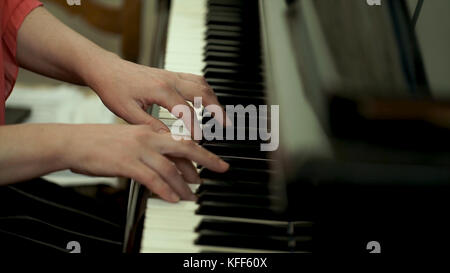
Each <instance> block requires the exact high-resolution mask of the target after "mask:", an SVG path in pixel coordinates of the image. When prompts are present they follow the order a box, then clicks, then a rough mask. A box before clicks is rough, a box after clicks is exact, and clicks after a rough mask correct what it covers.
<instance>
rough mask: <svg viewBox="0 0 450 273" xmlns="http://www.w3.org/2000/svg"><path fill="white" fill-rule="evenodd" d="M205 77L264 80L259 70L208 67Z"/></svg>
mask: <svg viewBox="0 0 450 273" xmlns="http://www.w3.org/2000/svg"><path fill="white" fill-rule="evenodd" d="M204 77H205V78H222V79H236V80H249V81H258V82H262V80H263V77H262V75H261V74H260V73H259V72H253V71H238V70H233V69H224V68H207V69H205V71H204Z"/></svg>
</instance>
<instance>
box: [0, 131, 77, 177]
mask: <svg viewBox="0 0 450 273" xmlns="http://www.w3.org/2000/svg"><path fill="white" fill-rule="evenodd" d="M68 126H70V125H62V124H25V125H11V126H0V185H4V184H9V183H14V182H20V181H24V180H27V179H31V178H35V177H39V176H41V175H44V174H47V173H50V172H53V171H58V170H62V169H66V168H68V166H66V162H65V160H64V159H63V151H64V147H65V145H66V143H65V142H67V139H68V138H67V137H66V135H67V130H66V129H67V127H68Z"/></svg>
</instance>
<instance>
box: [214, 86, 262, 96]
mask: <svg viewBox="0 0 450 273" xmlns="http://www.w3.org/2000/svg"><path fill="white" fill-rule="evenodd" d="M210 86H211V88H212V89H213V90H214V92H215V93H217V94H235V95H242V96H246V97H264V95H265V93H264V90H260V89H241V88H235V87H228V86H218V85H210Z"/></svg>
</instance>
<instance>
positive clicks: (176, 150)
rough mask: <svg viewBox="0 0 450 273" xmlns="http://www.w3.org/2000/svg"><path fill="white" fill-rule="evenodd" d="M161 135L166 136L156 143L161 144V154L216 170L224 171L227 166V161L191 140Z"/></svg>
mask: <svg viewBox="0 0 450 273" xmlns="http://www.w3.org/2000/svg"><path fill="white" fill-rule="evenodd" d="M162 137H165V138H166V140H165V141H164V140H163V141H160V142H159V143H158V145H161V146H160V147H161V148H160V152H161V153H162V154H167V155H169V156H175V157H180V158H186V159H190V160H192V161H195V162H197V163H198V164H200V165H202V166H205V167H206V168H208V169H210V170H212V171H216V172H225V171H227V170H228V168H229V164H228V163H226V162H225V161H223V160H222V159H220V157H218V156H217V155H215V154H213V153H211V152H209V151H208V150H206V149H204V148H202V147H201V146H200V145H198V144H197V143H195V142H193V141H192V140H174V139H173V138H172V137H170V136H169V137H167V136H162Z"/></svg>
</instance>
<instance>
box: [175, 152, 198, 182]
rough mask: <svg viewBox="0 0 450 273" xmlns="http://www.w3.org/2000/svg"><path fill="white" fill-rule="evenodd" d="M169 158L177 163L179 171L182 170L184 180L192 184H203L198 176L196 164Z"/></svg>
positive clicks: (181, 159) (182, 159)
mask: <svg viewBox="0 0 450 273" xmlns="http://www.w3.org/2000/svg"><path fill="white" fill-rule="evenodd" d="M168 158H169V159H170V160H172V162H174V163H175V165H176V166H177V168H178V170H180V172H181V174H182V175H183V177H184V180H186V181H187V182H189V183H192V184H198V183H201V179H200V177H199V176H198V172H197V169H196V168H195V166H194V164H192V161H190V160H187V159H184V158H178V157H172V156H170V157H168Z"/></svg>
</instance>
